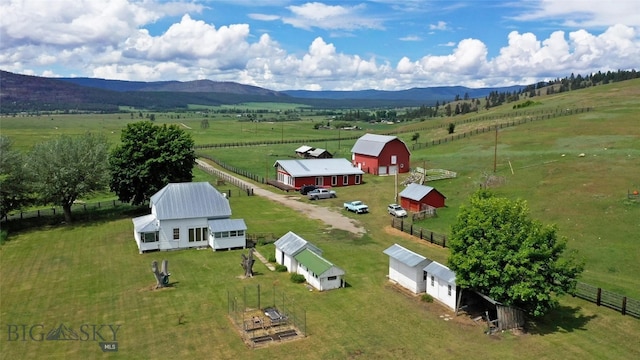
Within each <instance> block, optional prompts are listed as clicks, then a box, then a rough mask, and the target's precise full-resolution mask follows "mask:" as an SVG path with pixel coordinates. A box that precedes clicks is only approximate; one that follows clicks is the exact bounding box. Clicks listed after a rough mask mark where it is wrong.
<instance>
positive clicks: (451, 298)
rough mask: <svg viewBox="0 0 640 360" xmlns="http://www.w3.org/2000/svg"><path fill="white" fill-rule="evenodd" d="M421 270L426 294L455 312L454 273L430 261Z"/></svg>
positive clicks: (455, 288) (455, 290) (456, 291)
mask: <svg viewBox="0 0 640 360" xmlns="http://www.w3.org/2000/svg"><path fill="white" fill-rule="evenodd" d="M423 270H424V274H425V278H426V282H427V284H426V285H427V286H426V287H427V294H429V295H431V296H433V298H434V299H436V300H438V301H439V302H441V303H442V304H444V305H446V306H447V307H448V308H451V310H454V311H455V310H456V300H457V297H456V296H457V293H458V288H457V287H456V273H454V272H453V271H451V269H449V268H448V267H446V266H444V265H442V264H440V263H439V262H437V261H432V262H431V263H430V264H429V265H427V266H425V267H424V269H423Z"/></svg>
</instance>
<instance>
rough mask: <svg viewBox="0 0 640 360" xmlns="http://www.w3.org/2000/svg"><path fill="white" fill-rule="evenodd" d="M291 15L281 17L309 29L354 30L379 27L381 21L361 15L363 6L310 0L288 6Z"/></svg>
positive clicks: (294, 25)
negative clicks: (309, 1) (327, 3)
mask: <svg viewBox="0 0 640 360" xmlns="http://www.w3.org/2000/svg"><path fill="white" fill-rule="evenodd" d="M287 9H289V10H290V11H291V13H292V16H286V17H283V18H282V21H283V22H284V23H285V24H289V25H291V26H293V27H296V28H301V29H306V30H310V29H311V28H319V29H336V30H354V29H360V28H369V29H381V28H382V21H381V20H379V19H376V18H375V17H373V16H371V15H369V16H364V15H361V14H360V12H361V11H362V10H364V9H365V6H364V5H362V4H360V5H355V6H341V5H326V4H323V3H319V2H311V3H306V4H303V5H299V6H298V5H291V6H288V7H287Z"/></svg>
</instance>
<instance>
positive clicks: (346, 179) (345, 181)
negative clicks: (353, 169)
mask: <svg viewBox="0 0 640 360" xmlns="http://www.w3.org/2000/svg"><path fill="white" fill-rule="evenodd" d="M342 185H349V175H342Z"/></svg>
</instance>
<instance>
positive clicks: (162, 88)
mask: <svg viewBox="0 0 640 360" xmlns="http://www.w3.org/2000/svg"><path fill="white" fill-rule="evenodd" d="M0 84H1V86H0V112H1V113H17V112H32V111H54V110H58V111H60V110H62V111H64V110H76V111H106V112H109V111H118V110H119V109H120V108H121V107H134V108H136V109H148V110H171V109H174V110H178V109H186V108H187V107H188V106H189V105H201V106H219V105H223V104H240V103H245V102H287V103H297V104H301V105H308V106H312V107H317V108H365V107H366V108H390V107H403V106H422V105H427V106H431V105H435V104H436V102H440V103H445V102H449V101H452V100H454V98H455V97H456V96H458V97H460V98H462V97H466V96H468V97H469V98H483V97H486V96H487V95H489V93H491V92H493V91H497V92H514V91H520V90H521V89H523V88H524V86H512V87H502V88H480V89H473V88H467V87H463V86H446V87H429V88H412V89H407V90H399V91H383V90H360V91H306V90H286V91H274V90H269V89H265V88H261V87H257V86H252V85H244V84H239V83H235V82H228V81H224V82H220V81H212V80H194V81H156V82H143V81H124V80H106V79H97V78H86V77H80V78H47V77H38V76H30V75H20V74H14V73H11V72H7V71H2V70H0Z"/></svg>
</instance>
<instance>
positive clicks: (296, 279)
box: [291, 274, 306, 284]
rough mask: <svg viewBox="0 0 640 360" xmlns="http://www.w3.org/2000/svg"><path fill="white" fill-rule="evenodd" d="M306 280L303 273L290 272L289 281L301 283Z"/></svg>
mask: <svg viewBox="0 0 640 360" xmlns="http://www.w3.org/2000/svg"><path fill="white" fill-rule="evenodd" d="M305 281H306V280H305V279H304V275H300V274H291V282H293V283H296V284H302V283H303V282H305Z"/></svg>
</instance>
